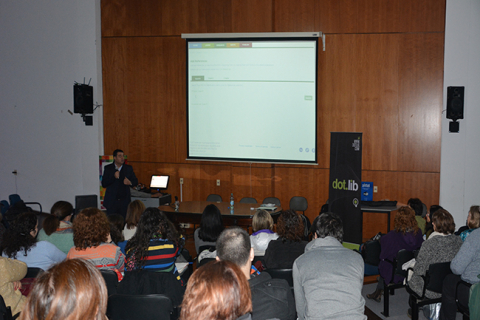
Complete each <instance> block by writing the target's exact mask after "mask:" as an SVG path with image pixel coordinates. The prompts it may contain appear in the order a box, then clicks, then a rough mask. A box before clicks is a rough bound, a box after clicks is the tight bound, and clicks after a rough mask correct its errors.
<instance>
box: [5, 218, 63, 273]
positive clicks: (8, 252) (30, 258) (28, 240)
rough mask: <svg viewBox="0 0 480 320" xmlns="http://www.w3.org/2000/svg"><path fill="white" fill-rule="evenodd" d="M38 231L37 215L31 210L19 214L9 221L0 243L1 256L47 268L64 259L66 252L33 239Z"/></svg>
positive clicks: (30, 266) (48, 243)
mask: <svg viewBox="0 0 480 320" xmlns="http://www.w3.org/2000/svg"><path fill="white" fill-rule="evenodd" d="M37 233H38V226H37V216H36V215H35V213H33V212H25V213H22V214H20V215H19V216H18V217H17V218H15V220H13V221H11V222H10V227H9V228H8V229H7V231H6V232H5V234H4V235H3V239H2V241H1V244H0V251H1V252H2V256H3V257H5V258H10V259H17V260H20V261H23V262H25V263H26V264H27V266H28V267H29V268H40V269H43V270H47V269H48V268H50V266H52V265H53V264H55V263H57V262H60V261H63V260H65V257H66V254H65V253H63V252H62V251H60V250H59V249H58V248H57V247H56V246H55V245H53V244H51V243H50V242H47V241H38V242H37V240H36V239H35V237H36V236H37Z"/></svg>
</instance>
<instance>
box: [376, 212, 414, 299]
mask: <svg viewBox="0 0 480 320" xmlns="http://www.w3.org/2000/svg"><path fill="white" fill-rule="evenodd" d="M422 242H423V236H422V232H421V231H420V229H419V227H418V224H417V221H416V220H415V212H414V211H413V209H412V208H410V207H401V208H399V209H398V211H397V214H396V215H395V230H392V231H390V232H389V233H387V234H386V235H384V236H382V237H381V238H380V246H381V251H380V263H379V265H378V270H379V272H380V277H379V278H378V284H377V289H376V290H375V292H373V293H371V294H367V298H368V299H373V300H375V301H377V302H380V301H381V299H382V294H383V285H384V282H385V284H389V283H399V282H401V281H403V278H402V277H400V276H398V275H396V276H395V277H394V278H393V279H392V272H393V270H392V265H391V264H390V263H388V262H387V261H385V260H389V261H393V259H395V257H396V256H397V253H398V251H400V250H402V249H405V250H409V251H413V250H417V249H419V248H420V246H421V245H422Z"/></svg>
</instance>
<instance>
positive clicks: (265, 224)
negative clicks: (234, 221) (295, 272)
mask: <svg viewBox="0 0 480 320" xmlns="http://www.w3.org/2000/svg"><path fill="white" fill-rule="evenodd" d="M252 228H253V233H252V235H251V236H250V242H251V243H252V248H253V250H254V252H255V255H256V256H263V255H265V250H267V247H268V244H269V243H270V241H271V240H276V239H277V238H278V234H276V233H275V232H273V219H272V216H271V215H270V213H268V212H267V211H265V210H258V211H257V212H256V213H255V215H254V216H253V220H252Z"/></svg>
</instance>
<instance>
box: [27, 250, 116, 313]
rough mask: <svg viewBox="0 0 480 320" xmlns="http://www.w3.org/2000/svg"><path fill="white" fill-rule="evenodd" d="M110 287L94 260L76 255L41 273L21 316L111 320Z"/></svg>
mask: <svg viewBox="0 0 480 320" xmlns="http://www.w3.org/2000/svg"><path fill="white" fill-rule="evenodd" d="M107 300H108V294H107V288H106V286H105V281H104V280H103V277H102V275H101V273H100V271H98V270H97V269H96V268H95V267H94V266H93V265H92V264H91V263H90V262H87V261H85V260H82V259H72V260H66V261H64V262H61V263H59V264H57V265H55V266H53V267H52V268H50V269H49V270H48V271H46V272H44V273H42V274H41V275H39V276H38V278H37V281H36V283H35V285H34V287H33V289H32V291H31V292H30V295H29V296H28V299H27V303H26V305H25V308H24V309H23V311H22V312H21V313H20V318H19V319H20V320H44V319H49V320H73V319H95V320H107V317H106V315H105V313H106V311H107Z"/></svg>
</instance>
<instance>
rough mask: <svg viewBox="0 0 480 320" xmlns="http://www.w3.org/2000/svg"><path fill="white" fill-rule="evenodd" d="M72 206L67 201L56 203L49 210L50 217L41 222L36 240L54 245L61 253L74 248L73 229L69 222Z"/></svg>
mask: <svg viewBox="0 0 480 320" xmlns="http://www.w3.org/2000/svg"><path fill="white" fill-rule="evenodd" d="M72 215H73V206H72V205H71V204H70V202H67V201H57V202H55V204H54V205H53V206H52V209H50V215H49V216H48V217H46V218H45V220H43V228H42V230H40V231H39V232H38V236H37V238H38V240H40V241H48V242H50V243H52V244H54V245H55V246H56V247H57V248H58V249H60V250H61V251H62V252H63V253H65V254H67V253H68V251H70V249H71V248H72V247H73V246H74V244H73V229H72V223H71V222H70V220H71V219H72Z"/></svg>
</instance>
